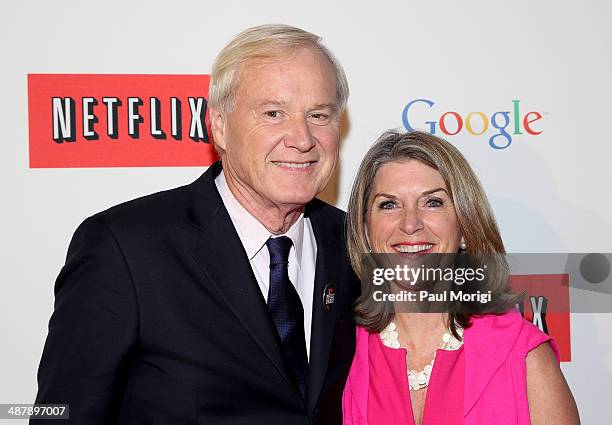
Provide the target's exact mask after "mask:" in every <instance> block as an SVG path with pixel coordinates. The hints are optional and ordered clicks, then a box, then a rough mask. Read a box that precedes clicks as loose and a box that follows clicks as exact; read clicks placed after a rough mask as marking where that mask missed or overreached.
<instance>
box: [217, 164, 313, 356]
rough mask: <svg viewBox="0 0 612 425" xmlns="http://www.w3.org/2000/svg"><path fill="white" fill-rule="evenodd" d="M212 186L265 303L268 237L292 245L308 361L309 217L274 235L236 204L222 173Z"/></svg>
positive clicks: (291, 262) (292, 278) (291, 268)
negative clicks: (286, 241)
mask: <svg viewBox="0 0 612 425" xmlns="http://www.w3.org/2000/svg"><path fill="white" fill-rule="evenodd" d="M215 185H216V186H217V190H218V191H219V194H220V195H221V199H222V200H223V204H224V205H225V208H226V209H227V212H228V213H229V216H230V218H231V220H232V223H233V225H234V228H235V229H236V232H238V236H239V237H240V241H241V242H242V246H243V247H244V250H245V251H246V254H247V257H248V258H249V262H250V263H251V268H252V269H253V274H255V278H256V279H257V283H258V285H259V289H261V294H262V295H263V297H264V300H266V302H267V300H268V287H269V286H270V253H269V252H268V249H267V247H266V241H267V240H268V239H269V238H270V237H278V236H287V237H289V238H290V239H291V241H292V242H293V246H292V247H291V249H290V250H289V265H288V269H289V280H290V281H291V283H293V286H295V289H296V290H297V293H298V295H299V296H300V300H301V301H302V306H303V307H304V335H305V337H306V354H307V356H308V358H309V359H310V335H311V331H310V327H311V323H312V298H313V291H314V277H315V265H316V259H317V243H316V241H315V237H314V232H313V231H312V224H311V223H310V219H309V218H304V214H301V215H300V217H299V218H298V220H297V221H296V222H295V223H294V224H293V226H291V227H290V228H289V230H287V233H285V234H284V235H273V234H272V233H270V231H269V230H268V229H266V228H265V226H264V225H263V224H261V223H260V222H259V221H258V220H257V219H256V218H255V217H253V216H252V215H251V213H249V212H248V211H247V210H246V209H245V208H244V207H243V206H242V205H241V204H240V202H238V200H237V199H236V197H235V196H234V194H233V193H232V191H231V190H230V188H229V187H228V185H227V181H226V179H225V175H224V174H223V171H221V173H220V174H219V175H218V176H217V177H216V178H215Z"/></svg>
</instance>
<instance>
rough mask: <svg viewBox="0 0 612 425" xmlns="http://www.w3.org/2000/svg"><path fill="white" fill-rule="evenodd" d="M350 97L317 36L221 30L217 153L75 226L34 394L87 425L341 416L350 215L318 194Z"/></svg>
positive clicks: (213, 101) (349, 350)
mask: <svg viewBox="0 0 612 425" xmlns="http://www.w3.org/2000/svg"><path fill="white" fill-rule="evenodd" d="M347 96H348V87H347V84H346V78H345V76H344V73H343V71H342V68H341V67H340V66H339V64H338V63H337V62H336V61H335V59H334V58H333V56H332V55H331V53H330V52H329V51H328V50H327V49H326V48H325V47H324V46H323V45H321V43H320V39H319V37H317V36H315V35H313V34H310V33H308V32H305V31H303V30H300V29H297V28H293V27H289V26H284V25H274V26H271V25H269V26H262V27H255V28H252V29H249V30H247V31H245V32H243V33H241V34H239V35H238V36H237V37H236V38H235V39H234V40H232V41H231V42H230V43H229V44H228V45H227V46H226V47H225V48H224V49H223V50H222V51H221V53H220V54H219V56H218V58H217V60H216V62H215V64H214V67H213V73H212V78H211V89H210V102H209V106H210V117H211V129H212V133H213V136H214V139H215V143H216V147H217V150H218V151H219V153H220V156H221V162H220V163H216V164H214V165H212V166H211V167H210V168H209V169H208V170H207V171H206V172H205V173H204V174H203V175H202V176H201V177H200V178H199V179H198V180H197V181H195V182H194V183H192V184H190V185H187V186H184V187H180V188H178V189H174V190H169V191H166V192H161V193H157V194H154V195H151V196H147V197H144V198H140V199H137V200H134V201H131V202H127V203H125V204H122V205H119V206H116V207H114V208H111V209H109V210H107V211H104V212H102V213H100V214H97V215H95V216H93V217H90V218H88V219H87V220H85V222H84V223H83V224H82V225H81V226H80V227H79V228H78V229H77V231H76V232H75V235H74V237H73V240H72V242H71V244H70V248H69V250H68V256H67V261H66V265H65V266H64V268H63V269H62V271H61V273H60V275H59V277H58V279H57V282H56V288H55V293H56V302H55V311H54V313H53V316H52V318H51V321H50V324H49V335H48V338H47V342H46V344H45V349H44V352H43V356H42V360H41V364H40V369H39V374H38V381H39V391H38V396H37V399H36V402H37V403H69V404H70V422H71V423H75V424H80V425H86V424H114V423H118V424H173V425H179V424H196V423H202V424H232V425H237V424H249V425H254V424H265V425H273V424H283V425H285V424H308V423H316V424H328V423H329V424H340V423H341V406H340V404H341V402H340V399H341V394H342V389H343V386H344V382H345V379H346V375H347V373H348V369H349V367H350V363H351V360H352V356H353V352H354V344H355V341H354V325H353V320H352V314H351V308H352V303H353V300H354V299H355V297H356V295H357V292H358V287H359V285H358V283H357V282H356V281H355V278H354V275H353V273H352V271H351V269H350V267H349V264H348V261H347V259H346V253H345V247H344V241H343V236H342V227H343V220H344V215H343V213H342V212H340V211H339V210H337V209H336V208H334V207H332V206H329V205H327V204H325V203H323V202H322V201H319V200H316V199H313V198H314V196H315V195H316V194H317V193H319V192H321V191H322V190H323V188H324V187H325V185H326V184H327V182H328V181H329V179H330V176H331V174H332V172H333V169H334V167H335V165H336V161H337V158H338V145H339V131H340V129H339V122H340V116H341V113H342V111H343V109H344V106H345V103H346V98H347ZM35 423H41V421H36V422H35Z"/></svg>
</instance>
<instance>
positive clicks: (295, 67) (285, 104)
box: [211, 48, 340, 208]
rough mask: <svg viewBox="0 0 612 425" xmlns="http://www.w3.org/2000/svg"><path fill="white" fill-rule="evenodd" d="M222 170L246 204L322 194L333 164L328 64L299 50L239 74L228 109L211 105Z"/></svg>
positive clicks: (333, 108) (288, 203)
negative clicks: (233, 101)
mask: <svg viewBox="0 0 612 425" xmlns="http://www.w3.org/2000/svg"><path fill="white" fill-rule="evenodd" d="M211 114H212V115H211V116H212V128H213V134H214V137H215V142H216V143H217V145H218V146H219V147H220V148H221V149H222V151H223V152H222V154H221V157H222V160H223V169H224V173H225V174H226V178H227V179H228V182H230V184H231V183H233V187H234V188H235V189H236V190H238V192H239V197H240V198H242V199H244V200H246V202H249V203H251V207H255V208H269V207H284V208H287V207H290V208H291V207H295V206H301V205H304V204H306V203H307V202H309V201H310V200H312V198H314V197H315V196H316V195H317V194H318V193H319V192H321V191H322V190H323V189H324V188H325V185H326V184H327V182H328V181H329V179H330V177H331V174H332V172H333V170H334V167H335V165H336V161H337V159H338V146H339V138H340V131H339V130H340V129H339V127H340V117H339V114H340V112H339V111H338V108H337V105H336V80H335V74H334V70H333V67H332V65H331V64H330V63H329V61H328V60H327V58H325V57H324V56H323V55H322V54H321V53H319V52H317V51H314V50H312V49H308V48H304V49H301V50H298V51H297V52H296V53H294V54H290V55H287V56H285V57H279V59H278V60H275V61H251V62H248V63H246V64H245V65H244V66H243V68H242V70H241V72H240V81H239V84H238V87H237V88H236V92H235V103H234V108H233V111H232V112H229V113H218V112H216V111H211Z"/></svg>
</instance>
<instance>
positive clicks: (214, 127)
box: [210, 109, 226, 152]
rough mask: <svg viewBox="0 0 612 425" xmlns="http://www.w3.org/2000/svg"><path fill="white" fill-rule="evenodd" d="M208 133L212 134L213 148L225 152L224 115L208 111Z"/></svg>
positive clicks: (213, 110) (214, 110)
mask: <svg viewBox="0 0 612 425" xmlns="http://www.w3.org/2000/svg"><path fill="white" fill-rule="evenodd" d="M210 131H211V132H212V136H213V139H214V140H215V146H217V148H218V149H219V150H221V151H222V152H225V143H226V141H225V114H224V113H223V112H221V111H218V110H216V109H211V110H210Z"/></svg>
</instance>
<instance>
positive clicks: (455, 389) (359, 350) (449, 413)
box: [342, 310, 559, 425]
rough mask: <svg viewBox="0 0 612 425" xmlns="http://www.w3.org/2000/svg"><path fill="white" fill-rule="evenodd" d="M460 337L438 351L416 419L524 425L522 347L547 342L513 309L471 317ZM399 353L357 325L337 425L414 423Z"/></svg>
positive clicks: (440, 424)
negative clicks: (340, 421) (455, 346)
mask: <svg viewBox="0 0 612 425" xmlns="http://www.w3.org/2000/svg"><path fill="white" fill-rule="evenodd" d="M464 341H465V342H464V344H463V346H462V347H461V348H460V349H459V350H456V351H443V350H438V352H437V354H436V361H435V364H434V369H433V371H432V374H431V379H430V382H429V387H428V390H427V391H428V393H427V398H426V401H425V408H424V413H423V422H422V425H455V424H465V425H491V424H495V425H511V424H512V425H529V424H530V419H529V405H528V401H527V385H526V382H527V380H526V379H527V378H526V377H527V370H526V363H525V359H526V357H527V354H528V353H529V351H531V350H532V349H534V348H535V347H537V346H538V345H540V344H542V343H544V342H547V341H548V342H549V343H550V345H551V347H552V349H553V352H554V353H555V355H556V356H557V359H559V353H558V349H557V346H556V344H555V343H554V341H553V340H552V339H551V338H550V337H549V336H548V335H546V334H545V333H543V332H541V331H540V330H539V329H538V328H537V327H536V326H534V325H532V324H531V323H529V322H527V321H526V320H524V319H523V318H522V317H521V316H520V314H519V313H518V312H516V311H514V310H512V311H510V312H508V313H505V314H503V315H499V316H495V315H486V316H483V317H479V318H472V326H471V327H469V328H467V329H465V332H464ZM405 356H406V352H405V350H403V349H393V348H389V347H386V346H384V345H383V344H382V341H381V340H380V336H379V334H370V333H368V332H367V331H366V330H365V329H364V328H360V327H358V328H357V342H356V351H355V358H354V360H353V364H352V366H351V370H350V372H349V376H348V379H347V383H346V387H345V389H344V393H343V397H342V412H343V424H344V425H378V424H397V425H414V417H413V414H412V407H411V404H410V394H409V390H408V378H407V374H406V360H405V359H406V357H405Z"/></svg>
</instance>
